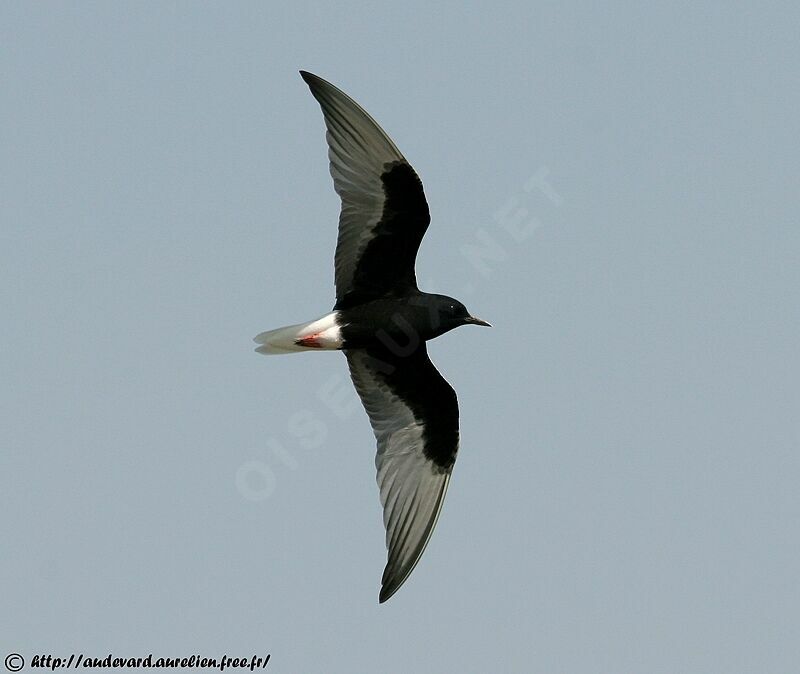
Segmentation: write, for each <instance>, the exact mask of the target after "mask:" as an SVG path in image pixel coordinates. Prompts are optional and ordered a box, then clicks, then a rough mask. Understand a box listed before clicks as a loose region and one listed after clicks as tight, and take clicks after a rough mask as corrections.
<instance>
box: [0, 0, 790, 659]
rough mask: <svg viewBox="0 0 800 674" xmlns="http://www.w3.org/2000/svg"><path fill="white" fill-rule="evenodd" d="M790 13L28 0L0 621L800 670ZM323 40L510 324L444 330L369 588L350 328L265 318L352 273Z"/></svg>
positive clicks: (471, 276)
mask: <svg viewBox="0 0 800 674" xmlns="http://www.w3.org/2000/svg"><path fill="white" fill-rule="evenodd" d="M799 20H800V10H798V9H797V7H796V4H795V3H788V2H786V3H782V4H781V3H776V4H772V3H766V4H760V5H752V4H743V3H670V5H669V7H656V6H654V5H653V3H647V4H646V3H620V2H617V3H606V4H603V5H598V4H597V3H578V4H575V3H570V4H568V5H567V6H564V4H563V3H548V4H547V5H543V6H540V5H537V4H536V3H533V4H532V3H514V4H508V5H501V6H497V5H483V6H473V7H463V6H462V3H446V4H442V5H437V6H436V7H435V8H434V7H431V6H430V3H417V2H414V3H402V4H397V3H393V4H391V5H388V4H387V5H384V4H382V3H336V4H332V5H330V6H318V5H317V3H308V4H302V3H301V4H297V3H292V4H291V5H288V4H284V5H281V6H280V7H279V6H277V5H275V4H274V3H213V4H212V3H171V4H169V5H167V4H166V3H88V2H85V3H75V4H71V5H70V4H65V3H27V2H6V3H3V5H2V8H0V59H1V60H2V67H1V68H0V77H2V91H3V97H2V103H0V105H1V106H2V107H0V115H2V123H0V147H2V152H0V181H1V182H0V192H1V194H0V202H1V205H0V208H2V211H1V212H0V217H2V223H1V226H0V315H2V317H3V320H2V322H0V330H2V332H1V333H0V378H2V381H3V386H2V388H0V396H1V397H0V428H2V439H0V442H2V453H0V512H2V513H3V514H2V516H0V517H1V519H0V522H1V523H2V529H0V535H2V539H3V541H4V544H3V545H2V552H1V553H0V567H1V568H2V575H1V576H0V577H2V587H1V588H0V594H1V595H2V596H3V601H2V602H1V603H0V605H1V606H2V608H0V635H2V636H0V648H2V654H3V656H4V655H5V654H6V653H8V652H12V651H15V652H19V653H21V654H23V655H24V656H25V657H26V659H29V658H30V657H32V656H33V655H34V654H35V653H48V652H51V653H54V654H69V653H70V652H73V651H74V652H84V653H85V654H87V655H98V656H104V655H106V654H108V653H109V652H112V653H114V654H115V655H134V656H135V655H146V654H147V653H150V652H152V653H154V654H155V655H183V654H191V653H199V654H202V655H206V656H209V657H219V656H220V655H221V654H223V653H229V654H232V653H236V654H247V655H250V654H253V653H256V654H261V653H271V654H272V661H271V663H270V665H269V670H271V671H274V672H282V673H287V674H298V673H303V674H312V673H315V672H318V673H320V674H322V673H324V674H331V673H332V674H338V673H342V674H344V673H346V674H352V673H353V672H388V673H394V672H415V673H420V674H429V673H430V674H433V673H437V674H440V673H441V672H445V671H452V672H461V673H464V674H473V673H474V674H478V673H485V672H542V673H548V674H550V673H553V672H564V673H565V674H566V673H569V674H575V673H581V674H584V673H587V674H594V673H608V674H619V673H620V672H642V673H646V674H660V673H663V674H675V673H676V672H689V673H704V674H705V673H707V672H721V673H722V672H724V673H725V674H733V673H737V672H770V673H771V674H772V673H778V672H787V673H788V672H794V671H796V666H797V662H799V661H800V647H799V646H798V640H797V634H798V631H800V609H798V606H800V591H799V590H798V581H797V569H798V556H799V554H800V545H798V541H800V536H799V534H800V532H799V531H798V519H799V518H800V495H799V494H798V483H800V458H798V457H799V454H798V445H800V415H799V414H798V412H800V398H799V396H798V390H797V381H798V376H800V357H798V331H799V330H800V302H798V288H800V232H798V229H797V225H798V219H799V218H798V213H799V212H800V209H799V208H798V202H799V201H800V200H799V199H798V185H799V184H800V164H799V163H798V158H797V155H798V145H799V142H798V141H800V134H799V133H798V131H799V130H800V125H799V124H798V109H800V94H799V93H798V92H800V81H799V80H798V72H800V71H799V70H798V62H799V57H800V48H798V41H797V30H798V21H799ZM300 68H303V69H307V70H310V71H312V72H315V73H317V74H319V75H321V76H322V77H325V78H327V79H329V80H331V81H332V82H333V83H335V84H336V85H338V86H340V87H341V88H343V89H344V90H345V91H347V92H348V93H350V94H351V95H352V96H353V97H354V98H355V99H356V100H357V101H359V102H360V103H361V104H362V105H363V106H364V107H365V108H366V109H367V110H368V111H369V112H370V113H371V114H372V115H373V116H374V117H375V118H376V119H377V120H378V121H379V123H380V124H381V125H382V126H383V127H384V128H385V129H386V131H387V132H388V133H389V134H390V135H391V136H392V138H393V139H394V141H395V142H396V144H397V145H398V147H399V148H400V149H401V151H403V152H404V154H405V155H406V156H407V157H408V159H409V160H410V161H411V163H412V164H413V165H414V166H415V168H416V169H417V171H418V172H419V174H420V176H421V178H422V180H423V182H424V184H425V188H426V193H427V196H428V200H429V202H430V206H431V212H432V216H433V224H432V226H431V229H430V231H429V233H428V235H427V237H426V239H425V241H424V242H423V246H422V251H421V254H420V258H419V260H418V275H419V278H420V280H421V281H422V283H423V287H424V289H426V290H430V291H436V292H442V293H447V294H452V295H454V296H456V297H458V298H459V299H461V300H463V301H464V303H465V304H466V305H467V306H468V307H469V309H470V310H471V311H473V312H474V313H475V314H476V315H478V316H481V317H483V318H486V319H488V320H490V321H491V322H492V323H493V324H494V326H495V327H494V328H493V330H491V331H490V330H478V329H469V328H462V329H460V330H458V331H456V332H454V333H451V334H448V335H446V336H445V337H443V338H441V339H439V340H436V341H435V342H432V343H431V345H430V351H431V354H432V357H433V359H434V361H435V362H436V364H437V365H438V367H439V368H440V370H441V371H442V373H443V374H444V375H445V376H446V377H447V379H448V380H449V381H450V382H451V383H452V384H453V386H454V387H455V388H456V390H457V391H458V393H459V399H460V403H461V413H462V447H461V453H460V455H459V459H458V462H457V464H456V468H455V472H454V475H453V479H452V482H451V488H450V491H449V493H448V498H447V501H446V503H445V507H444V511H443V513H442V517H441V518H440V521H439V525H438V527H437V530H436V532H435V534H434V537H433V539H432V542H431V545H430V546H429V548H428V550H427V551H426V553H425V555H424V556H423V559H422V561H421V563H420V564H419V566H418V567H417V569H416V570H415V571H414V573H413V574H412V576H411V578H410V580H409V581H408V583H407V584H406V585H405V586H404V587H403V588H402V589H401V591H400V592H398V594H397V595H395V597H393V598H392V599H391V600H390V601H389V602H388V603H387V604H386V605H383V606H379V605H378V603H377V597H378V588H379V581H380V574H381V571H382V569H383V565H384V562H385V549H384V544H383V528H382V523H381V514H380V505H379V502H378V492H377V486H376V484H375V476H374V464H373V461H374V440H373V437H372V432H371V430H370V427H369V423H368V421H367V418H366V415H365V414H364V412H363V410H361V408H360V407H357V406H354V405H355V403H354V402H353V401H354V394H353V393H352V391H351V389H350V385H349V382H348V380H347V378H346V365H345V360H344V358H343V357H342V356H341V355H340V354H331V353H327V354H316V353H315V354H303V355H298V356H292V357H285V358H277V357H276V358H265V357H263V356H260V355H257V354H255V353H254V352H253V348H254V346H255V345H254V344H253V343H252V342H251V339H252V337H253V336H254V335H255V334H257V333H258V332H260V331H262V330H266V329H269V328H273V327H278V326H280V325H283V324H285V323H291V322H298V321H302V320H305V319H311V318H314V317H315V316H318V315H321V314H322V313H324V312H326V311H327V310H329V309H330V307H331V305H332V302H333V280H332V255H333V247H334V243H335V238H336V221H337V217H338V198H337V197H336V195H335V194H334V192H333V188H332V184H331V180H330V176H329V174H328V169H327V158H326V148H325V141H324V127H323V121H322V115H321V112H320V110H319V106H318V105H317V103H316V101H314V99H313V98H312V97H311V95H310V93H309V91H308V90H307V88H306V86H305V84H304V83H303V82H302V80H301V79H300V77H299V75H298V74H297V70H298V69H300ZM537 176H539V177H544V178H545V180H546V182H547V185H548V186H549V188H548V189H540V188H539V187H538V186H537V185H535V184H534V183H535V182H536V181H535V178H536V177H537ZM476 247H477V249H478V250H479V251H480V255H479V256H478V259H477V260H476V253H475V251H476Z"/></svg>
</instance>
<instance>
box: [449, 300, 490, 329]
mask: <svg viewBox="0 0 800 674" xmlns="http://www.w3.org/2000/svg"><path fill="white" fill-rule="evenodd" d="M437 300H438V301H437V309H438V311H439V319H440V321H441V323H442V327H443V328H444V330H445V331H447V330H452V329H453V328H457V327H458V326H460V325H484V326H486V327H487V328H491V327H492V326H491V323H488V322H486V321H484V320H482V319H480V318H475V317H474V316H471V315H470V313H469V311H467V308H466V307H465V306H464V305H463V304H461V302H459V301H458V300H456V299H453V298H452V297H447V296H446V295H439V296H437Z"/></svg>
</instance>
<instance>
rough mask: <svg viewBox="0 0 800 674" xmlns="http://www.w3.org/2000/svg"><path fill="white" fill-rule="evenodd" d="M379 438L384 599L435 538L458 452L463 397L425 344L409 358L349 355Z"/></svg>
mask: <svg viewBox="0 0 800 674" xmlns="http://www.w3.org/2000/svg"><path fill="white" fill-rule="evenodd" d="M345 355H346V356H347V363H348V365H349V366H350V375H351V376H352V378H353V383H354V384H355V387H356V390H357V391H358V394H359V396H360V397H361V401H362V403H363V404H364V408H365V409H366V410H367V414H368V415H369V420H370V423H371V424H372V430H373V431H374V432H375V437H376V438H377V440H378V455H377V457H376V459H375V465H376V467H377V469H378V486H379V488H380V495H381V503H382V504H383V523H384V525H385V527H386V547H387V548H388V550H389V559H388V562H387V564H386V568H385V570H384V572H383V580H382V587H381V593H380V601H381V602H384V601H386V600H387V599H388V598H389V597H391V596H392V595H393V594H394V593H395V592H396V591H397V589H398V588H399V587H400V586H401V585H402V584H403V583H404V582H405V580H406V578H408V576H409V574H410V573H411V571H412V570H413V569H414V567H415V566H416V564H417V562H418V561H419V558H420V556H421V555H422V552H423V550H424V549H425V546H426V545H427V543H428V539H430V537H431V533H432V532H433V528H434V526H435V525H436V519H437V518H438V516H439V511H440V510H441V507H442V502H443V501H444V495H445V492H446V491H447V483H448V482H449V480H450V473H451V471H452V469H453V464H454V462H455V459H456V453H457V451H458V401H457V399H456V393H455V391H454V390H453V389H452V387H451V386H450V385H449V384H448V383H447V382H446V381H445V379H444V377H442V375H441V374H439V372H438V371H437V370H436V368H435V367H434V366H433V363H431V361H430V359H429V358H428V353H427V350H426V349H425V343H424V342H422V343H421V344H420V346H419V347H417V348H416V349H415V350H414V352H413V353H411V354H410V355H402V356H398V355H395V354H393V353H391V352H390V351H389V349H387V348H385V347H377V348H374V347H371V348H369V349H363V350H362V349H358V350H348V351H345Z"/></svg>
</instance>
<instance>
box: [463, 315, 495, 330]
mask: <svg viewBox="0 0 800 674" xmlns="http://www.w3.org/2000/svg"><path fill="white" fill-rule="evenodd" d="M464 323H469V324H471V325H483V326H485V327H487V328H491V327H492V324H491V323H489V321H484V320H483V319H482V318H475V316H467V317H466V318H465V319H464Z"/></svg>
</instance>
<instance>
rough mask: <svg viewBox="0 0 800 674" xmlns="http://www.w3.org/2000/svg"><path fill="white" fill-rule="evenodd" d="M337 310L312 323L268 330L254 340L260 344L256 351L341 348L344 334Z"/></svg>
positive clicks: (277, 351)
mask: <svg viewBox="0 0 800 674" xmlns="http://www.w3.org/2000/svg"><path fill="white" fill-rule="evenodd" d="M336 319H337V315H336V312H335V311H334V312H333V313H331V314H327V315H325V316H323V317H322V318H318V319H317V320H315V321H311V323H298V324H297V325H287V326H286V327H284V328H277V329H276V330H267V331H266V332H262V333H261V334H260V335H258V336H257V337H256V338H255V339H254V341H255V342H256V343H257V344H260V345H261V346H259V347H258V348H257V349H256V351H258V353H263V354H266V355H272V354H279V353H299V352H300V351H313V350H315V349H317V350H318V349H328V350H330V349H341V348H342V334H341V326H340V325H339V323H338V321H337V320H336Z"/></svg>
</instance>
